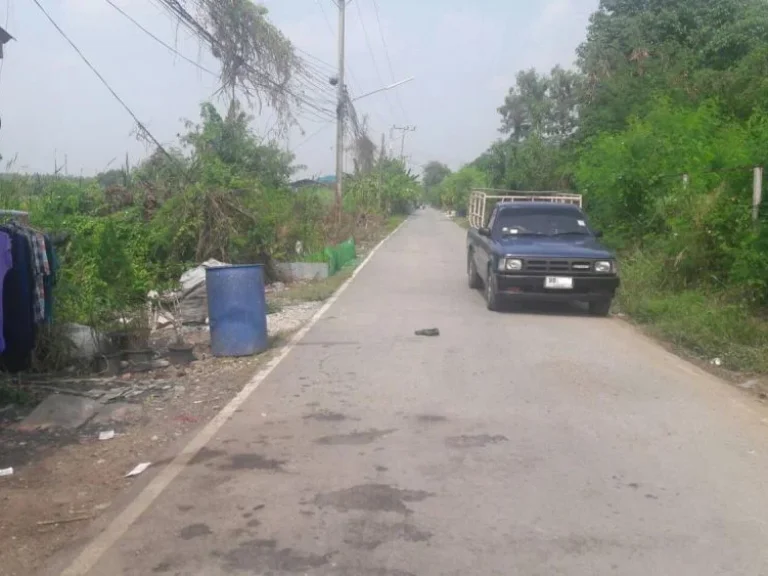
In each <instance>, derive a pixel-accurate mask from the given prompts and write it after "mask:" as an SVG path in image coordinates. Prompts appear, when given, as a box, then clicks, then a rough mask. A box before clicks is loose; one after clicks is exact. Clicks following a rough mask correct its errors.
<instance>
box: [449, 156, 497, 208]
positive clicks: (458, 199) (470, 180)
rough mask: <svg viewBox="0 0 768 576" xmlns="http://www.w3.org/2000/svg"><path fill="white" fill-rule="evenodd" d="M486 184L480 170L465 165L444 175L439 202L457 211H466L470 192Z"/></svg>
mask: <svg viewBox="0 0 768 576" xmlns="http://www.w3.org/2000/svg"><path fill="white" fill-rule="evenodd" d="M486 186H487V182H486V177H485V174H484V173H483V172H482V171H480V170H479V169H478V168H475V167H474V166H465V167H464V168H462V169H461V170H459V171H458V172H454V173H453V174H451V175H449V176H448V177H446V178H445V180H443V182H442V183H441V184H440V186H439V190H440V202H441V204H442V205H443V206H445V207H446V208H450V209H452V210H456V211H458V212H462V211H466V209H467V204H468V202H469V194H470V192H472V190H473V189H475V188H485V187H486Z"/></svg>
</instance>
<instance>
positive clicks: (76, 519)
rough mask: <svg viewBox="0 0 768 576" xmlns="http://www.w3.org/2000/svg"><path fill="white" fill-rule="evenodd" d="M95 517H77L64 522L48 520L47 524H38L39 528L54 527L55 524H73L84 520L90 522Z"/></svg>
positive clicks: (66, 519)
mask: <svg viewBox="0 0 768 576" xmlns="http://www.w3.org/2000/svg"><path fill="white" fill-rule="evenodd" d="M91 518H93V516H75V517H74V518H65V519H63V520H46V521H45V522H38V523H37V525H38V526H53V525H55V524H70V523H71V522H82V521H83V520H90V519H91Z"/></svg>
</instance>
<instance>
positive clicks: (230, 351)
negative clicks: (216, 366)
mask: <svg viewBox="0 0 768 576" xmlns="http://www.w3.org/2000/svg"><path fill="white" fill-rule="evenodd" d="M205 286H206V292H207V294H208V323H209V328H210V331H211V352H212V353H213V355H214V356H250V355H252V354H258V353H259V352H263V351H264V350H266V349H267V346H268V344H269V341H268V338H267V300H266V296H265V295H264V267H263V266H262V265H260V264H253V265H247V266H218V267H215V268H208V269H207V270H206V271H205Z"/></svg>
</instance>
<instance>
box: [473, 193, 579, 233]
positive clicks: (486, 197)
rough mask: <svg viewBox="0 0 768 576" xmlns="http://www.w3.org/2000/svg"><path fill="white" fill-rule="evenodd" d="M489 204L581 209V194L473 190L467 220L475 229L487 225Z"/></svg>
mask: <svg viewBox="0 0 768 576" xmlns="http://www.w3.org/2000/svg"><path fill="white" fill-rule="evenodd" d="M488 202H491V203H492V205H495V204H497V203H499V202H551V203H553V204H573V205H574V206H578V207H579V208H581V194H573V193H570V192H530V191H518V190H493V189H488V188H480V189H476V190H472V193H471V194H470V196H469V209H468V210H467V219H468V220H469V225H470V226H472V227H473V228H481V227H483V226H485V224H486V212H488V214H490V212H489V211H487V206H488Z"/></svg>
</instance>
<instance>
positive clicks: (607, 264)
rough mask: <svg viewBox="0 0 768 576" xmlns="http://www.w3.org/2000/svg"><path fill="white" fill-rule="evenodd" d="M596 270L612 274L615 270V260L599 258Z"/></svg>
mask: <svg viewBox="0 0 768 576" xmlns="http://www.w3.org/2000/svg"><path fill="white" fill-rule="evenodd" d="M595 272H599V273H600V274H610V273H611V272H613V262H611V261H610V260H599V261H597V262H595Z"/></svg>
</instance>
